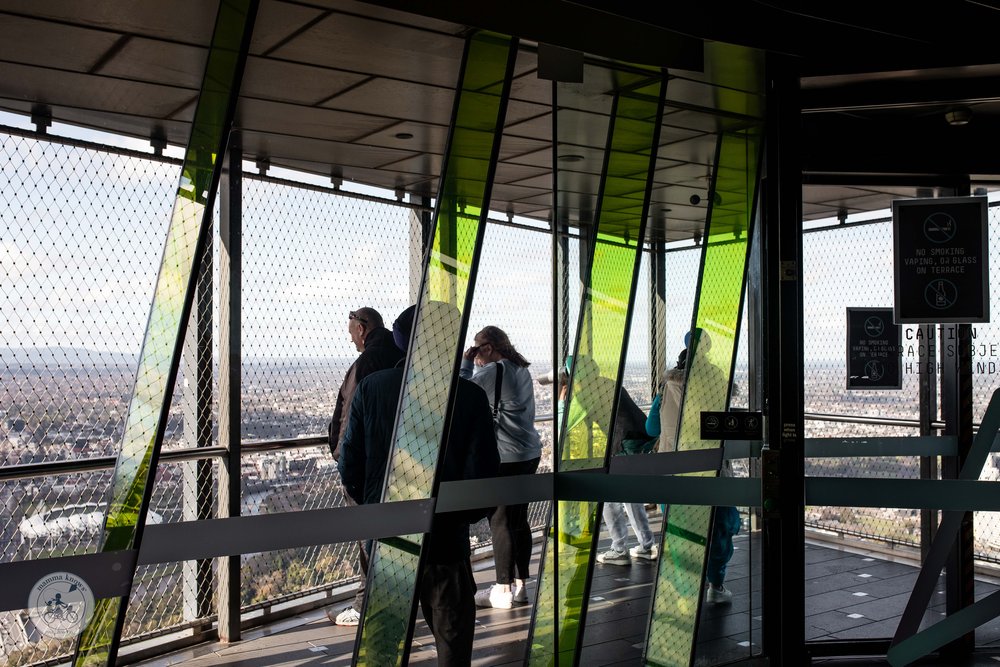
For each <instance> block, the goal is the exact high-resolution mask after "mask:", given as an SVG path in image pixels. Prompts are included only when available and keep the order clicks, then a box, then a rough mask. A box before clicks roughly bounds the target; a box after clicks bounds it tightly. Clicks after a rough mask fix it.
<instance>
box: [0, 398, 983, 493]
mask: <svg viewBox="0 0 1000 667" xmlns="http://www.w3.org/2000/svg"><path fill="white" fill-rule="evenodd" d="M804 417H805V418H806V419H807V420H812V421H829V422H842V423H849V424H874V425H879V426H904V427H912V428H919V426H920V422H919V421H918V420H916V419H902V418H889V417H864V416H860V415H834V414H823V413H805V414H804ZM550 421H552V415H551V414H544V415H539V416H538V417H536V418H535V422H536V423H544V422H550ZM944 427H945V424H944V423H943V422H932V423H931V428H932V429H935V430H942V429H943V428H944ZM978 427H979V424H974V425H973V428H977V429H978ZM326 444H327V439H326V436H320V435H314V436H305V437H298V438H276V439H273V440H252V441H249V442H244V443H242V444H241V445H240V448H241V453H242V454H261V453H265V452H280V451H290V450H293V449H306V448H309V447H318V446H323V445H326ZM228 454H229V452H228V450H227V449H226V448H225V447H185V448H180V449H167V450H164V451H162V452H161V453H160V463H177V462H180V461H196V460H203V459H209V458H219V459H225V458H226V456H228ZM116 461H117V458H116V457H114V456H100V457H94V458H89V459H71V460H66V461H45V462H42V463H26V464H21V465H15V466H5V467H0V482H5V481H10V480H15V479H29V478H32V477H49V476H53V475H65V474H70V473H79V472H93V471H96V470H111V469H113V468H114V467H115V462H116Z"/></svg>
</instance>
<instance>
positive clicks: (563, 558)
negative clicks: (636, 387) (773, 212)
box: [528, 73, 665, 665]
mask: <svg viewBox="0 0 1000 667" xmlns="http://www.w3.org/2000/svg"><path fill="white" fill-rule="evenodd" d="M664 85H665V84H664V82H663V80H662V79H661V77H660V76H659V75H658V74H652V73H651V75H650V77H649V78H648V80H647V81H646V82H645V83H644V84H642V85H638V86H634V87H632V88H631V89H630V90H629V91H626V92H621V93H619V95H618V98H617V100H616V103H615V105H614V107H613V114H612V120H611V122H610V123H609V132H610V135H611V136H610V142H609V144H608V155H607V156H606V159H607V166H606V168H605V172H604V174H603V179H602V188H601V197H600V201H599V205H598V217H597V221H596V225H597V233H596V234H595V235H594V251H593V260H592V263H591V269H590V279H589V281H588V285H587V290H586V293H585V294H584V297H583V299H582V302H581V314H580V322H581V324H580V327H579V330H578V334H577V343H576V346H575V350H576V353H575V354H574V356H573V363H572V364H571V369H570V370H571V375H572V381H571V384H570V387H571V392H570V397H569V403H568V405H567V408H566V412H567V414H566V417H565V424H566V426H565V429H563V432H562V433H561V436H560V439H559V456H558V459H557V464H558V467H559V470H561V471H571V470H584V469H587V468H599V467H602V466H604V465H605V460H606V457H607V455H608V434H610V433H611V432H612V431H611V428H612V423H613V415H612V410H613V406H614V399H615V387H616V386H617V384H616V383H617V382H618V379H619V375H620V373H621V360H622V351H623V349H624V345H625V332H626V330H627V328H628V312H629V307H630V304H631V303H632V299H633V296H634V294H633V287H634V284H635V275H636V271H637V270H638V262H637V257H638V251H639V248H640V243H639V241H640V240H641V239H642V236H643V233H644V229H645V225H644V218H645V211H646V207H647V206H648V201H647V195H648V188H647V179H648V178H649V174H650V165H651V161H652V160H655V159H656V155H655V152H656V144H657V140H658V137H659V133H658V131H657V130H658V124H659V118H660V114H661V111H662V106H661V105H662V94H663V86H664ZM598 507H599V504H598V503H596V502H578V501H559V502H557V503H556V511H555V521H554V524H553V526H552V528H551V530H550V531H549V534H548V544H547V549H546V557H545V562H544V563H543V566H542V569H541V572H540V575H539V581H538V587H539V593H538V605H537V608H536V610H535V614H534V622H533V624H532V630H531V637H530V640H529V644H528V663H529V664H532V665H551V664H560V665H562V664H566V665H570V664H573V663H574V661H575V660H576V658H577V655H576V654H577V649H578V644H579V640H580V638H581V633H582V632H583V623H584V617H585V614H586V602H587V597H586V593H587V589H588V581H589V578H590V573H591V570H592V567H593V545H594V544H595V542H596V540H595V533H596V531H597V530H598V523H597V511H598Z"/></svg>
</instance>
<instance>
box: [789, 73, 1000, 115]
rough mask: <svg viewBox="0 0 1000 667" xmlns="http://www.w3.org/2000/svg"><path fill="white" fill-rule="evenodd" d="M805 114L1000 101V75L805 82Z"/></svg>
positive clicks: (803, 83) (803, 91) (803, 96)
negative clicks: (823, 84)
mask: <svg viewBox="0 0 1000 667" xmlns="http://www.w3.org/2000/svg"><path fill="white" fill-rule="evenodd" d="M801 98H802V111H803V112H804V113H813V112H829V111H857V110H870V109H905V108H909V107H925V106H928V105H943V106H947V105H951V104H977V103H982V102H996V101H1000V76H979V77H972V78H936V77H935V78H929V77H920V78H916V77H915V78H894V79H891V80H887V79H884V78H881V77H880V78H873V79H871V80H866V81H858V82H856V83H851V84H848V85H837V86H828V87H819V86H813V85H812V84H811V83H810V82H809V81H808V80H804V81H803V82H802V96H801Z"/></svg>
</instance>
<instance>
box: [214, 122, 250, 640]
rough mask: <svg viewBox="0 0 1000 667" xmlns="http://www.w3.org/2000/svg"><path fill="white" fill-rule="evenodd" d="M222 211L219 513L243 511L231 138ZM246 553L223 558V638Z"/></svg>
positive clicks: (234, 143) (238, 271)
mask: <svg viewBox="0 0 1000 667" xmlns="http://www.w3.org/2000/svg"><path fill="white" fill-rule="evenodd" d="M219 189H220V190H221V195H222V200H221V206H220V216H219V241H220V245H219V445H220V446H222V447H225V448H226V449H227V450H229V455H228V457H227V458H226V459H225V460H224V462H223V463H222V465H220V466H219V518H226V517H233V516H239V515H240V504H241V500H242V499H241V497H240V439H241V437H242V434H241V432H240V401H241V392H240V383H241V382H242V376H241V367H240V366H241V359H242V350H241V348H240V340H241V339H240V336H241V333H240V317H241V311H240V299H241V298H242V279H243V146H242V141H241V137H240V135H239V133H238V132H234V133H233V134H232V136H231V137H230V140H229V154H228V156H227V165H226V169H225V170H224V171H223V173H222V185H221V186H220V188H219ZM240 586H241V581H240V557H239V556H229V557H226V558H221V559H219V588H218V592H217V594H216V595H217V597H216V605H217V607H218V613H219V639H220V640H221V641H224V642H235V641H239V640H240Z"/></svg>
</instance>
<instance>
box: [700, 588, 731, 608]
mask: <svg viewBox="0 0 1000 667" xmlns="http://www.w3.org/2000/svg"><path fill="white" fill-rule="evenodd" d="M732 601H733V592H732V591H731V590H729V589H728V588H726V587H725V586H719V587H718V588H716V587H715V586H714V585H713V584H709V585H708V592H707V593H706V594H705V602H708V603H709V604H729V603H731V602H732Z"/></svg>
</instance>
